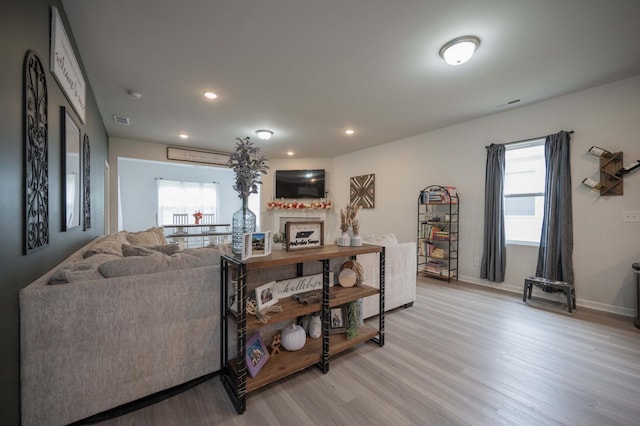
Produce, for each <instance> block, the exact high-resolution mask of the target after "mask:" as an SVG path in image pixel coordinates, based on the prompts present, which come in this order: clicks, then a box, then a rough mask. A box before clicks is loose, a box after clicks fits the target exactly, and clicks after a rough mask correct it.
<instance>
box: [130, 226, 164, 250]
mask: <svg viewBox="0 0 640 426" xmlns="http://www.w3.org/2000/svg"><path fill="white" fill-rule="evenodd" d="M127 241H129V243H130V244H135V245H138V246H156V245H165V244H167V240H166V238H165V237H164V228H160V227H153V228H149V229H147V230H145V231H139V232H127Z"/></svg>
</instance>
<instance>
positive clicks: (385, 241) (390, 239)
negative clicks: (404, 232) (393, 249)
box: [360, 233, 398, 247]
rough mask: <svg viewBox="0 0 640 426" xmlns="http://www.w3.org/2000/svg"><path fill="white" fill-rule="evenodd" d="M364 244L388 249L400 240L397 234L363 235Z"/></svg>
mask: <svg viewBox="0 0 640 426" xmlns="http://www.w3.org/2000/svg"><path fill="white" fill-rule="evenodd" d="M360 237H361V238H362V242H363V243H365V244H375V245H377V246H383V247H388V246H392V245H396V244H398V239H397V238H396V236H395V234H391V233H390V234H383V235H361V236H360Z"/></svg>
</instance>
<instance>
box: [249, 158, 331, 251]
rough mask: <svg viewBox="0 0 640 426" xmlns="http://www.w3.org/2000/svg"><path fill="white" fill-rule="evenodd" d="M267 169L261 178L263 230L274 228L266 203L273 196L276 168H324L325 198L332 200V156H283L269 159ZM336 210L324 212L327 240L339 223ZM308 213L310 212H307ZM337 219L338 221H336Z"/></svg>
mask: <svg viewBox="0 0 640 426" xmlns="http://www.w3.org/2000/svg"><path fill="white" fill-rule="evenodd" d="M268 164H269V171H268V174H267V175H265V176H264V177H263V179H262V189H261V196H262V210H261V215H260V217H261V222H262V229H263V230H272V231H274V232H276V231H277V230H276V229H274V227H275V225H274V221H273V212H272V211H270V210H267V206H266V203H267V202H268V201H271V200H273V199H274V197H275V193H276V191H275V172H276V170H311V169H324V171H325V191H327V192H328V194H327V199H328V200H332V201H335V200H334V198H335V197H334V195H335V194H334V193H333V187H334V186H335V184H334V181H335V180H334V172H333V158H284V159H271V160H269V162H268ZM336 211H337V212H340V209H339V208H334V209H333V210H329V211H326V212H324V213H325V214H326V220H325V235H326V238H327V240H328V241H332V240H333V238H334V236H335V235H336V230H337V227H338V225H337V223H338V224H339V219H338V216H337V215H336ZM308 214H309V215H310V214H311V213H308ZM337 221H338V222H337Z"/></svg>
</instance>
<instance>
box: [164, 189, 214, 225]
mask: <svg viewBox="0 0 640 426" xmlns="http://www.w3.org/2000/svg"><path fill="white" fill-rule="evenodd" d="M157 183H158V225H166V224H170V223H173V215H174V213H187V214H189V216H190V217H189V222H190V223H195V219H192V217H193V216H192V215H193V214H194V213H195V212H197V211H199V212H201V213H203V214H205V213H214V214H215V215H216V216H215V217H216V218H217V217H218V211H217V197H216V185H215V184H214V183H210V182H181V181H175V180H166V179H157Z"/></svg>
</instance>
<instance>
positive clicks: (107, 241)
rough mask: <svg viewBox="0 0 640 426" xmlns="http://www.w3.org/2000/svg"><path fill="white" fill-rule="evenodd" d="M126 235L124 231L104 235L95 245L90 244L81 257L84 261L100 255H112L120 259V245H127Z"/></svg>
mask: <svg viewBox="0 0 640 426" xmlns="http://www.w3.org/2000/svg"><path fill="white" fill-rule="evenodd" d="M126 235H127V233H126V231H122V232H118V233H116V234H109V235H105V236H104V237H102V238H100V239H99V240H98V241H96V243H95V244H92V245H91V246H90V247H89V248H88V249H87V251H85V252H84V255H83V257H84V258H85V259H86V258H88V257H91V256H94V255H96V254H100V253H105V254H114V255H116V256H120V257H122V245H123V244H129V242H128V241H127V236H126Z"/></svg>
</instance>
